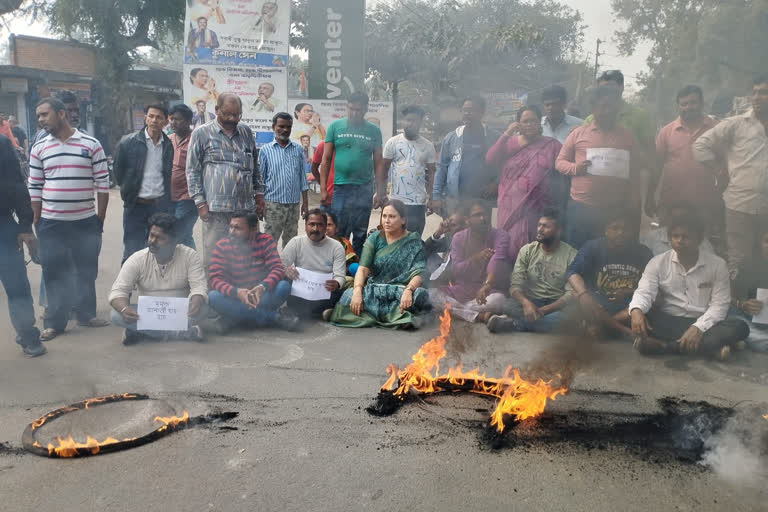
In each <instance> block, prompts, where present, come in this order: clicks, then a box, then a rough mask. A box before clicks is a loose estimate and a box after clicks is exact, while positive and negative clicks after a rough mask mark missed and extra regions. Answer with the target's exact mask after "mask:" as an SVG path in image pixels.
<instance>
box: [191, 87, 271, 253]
mask: <svg viewBox="0 0 768 512" xmlns="http://www.w3.org/2000/svg"><path fill="white" fill-rule="evenodd" d="M242 112H243V103H242V101H240V98H239V97H238V96H236V95H234V94H232V93H222V94H220V95H219V96H218V99H217V100H216V120H215V121H214V122H212V123H208V124H205V125H203V126H201V127H200V128H198V129H197V130H195V131H193V132H192V136H191V138H190V140H189V152H188V153H187V187H188V188H189V196H190V197H191V198H192V199H193V200H194V201H195V206H196V207H197V215H198V216H199V217H200V220H202V221H203V262H204V265H205V267H206V268H208V264H209V263H210V261H211V253H213V248H214V247H216V242H218V241H219V240H221V239H222V238H226V237H227V235H228V234H229V221H230V220H231V219H232V214H233V213H234V212H236V211H238V210H247V211H253V210H254V208H255V209H256V211H257V212H258V214H259V215H260V216H261V215H263V214H264V182H263V181H262V180H261V173H260V172H259V168H258V166H257V162H256V153H257V151H256V141H255V140H254V138H253V132H252V131H251V129H250V128H248V126H247V125H245V124H243V123H241V122H240V117H241V115H242Z"/></svg>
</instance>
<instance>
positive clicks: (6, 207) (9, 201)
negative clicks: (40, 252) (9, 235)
mask: <svg viewBox="0 0 768 512" xmlns="http://www.w3.org/2000/svg"><path fill="white" fill-rule="evenodd" d="M14 213H15V214H16V217H17V218H18V225H19V233H31V232H32V205H31V202H30V200H29V191H28V190H27V184H26V183H25V182H24V176H23V174H22V172H21V167H20V166H19V158H18V156H16V150H15V149H14V147H13V144H12V143H11V139H9V138H8V137H6V136H5V135H0V218H2V219H7V218H9V219H11V220H13V214H14ZM14 222H16V221H14Z"/></svg>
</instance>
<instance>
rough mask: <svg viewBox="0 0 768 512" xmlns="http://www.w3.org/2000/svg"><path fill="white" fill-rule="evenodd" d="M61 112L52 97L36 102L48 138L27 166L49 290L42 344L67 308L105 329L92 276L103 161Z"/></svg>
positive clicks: (60, 326)
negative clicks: (71, 279) (65, 263)
mask: <svg viewBox="0 0 768 512" xmlns="http://www.w3.org/2000/svg"><path fill="white" fill-rule="evenodd" d="M65 108H66V107H65V106H64V104H63V103H62V102H61V101H59V100H57V99H55V98H46V99H44V100H42V101H40V103H38V104H37V107H36V108H35V112H36V113H37V121H38V123H40V125H41V126H42V127H43V128H44V129H45V130H46V131H47V132H48V135H47V136H46V137H45V138H44V139H42V140H41V141H40V142H38V143H37V144H35V146H34V147H33V148H32V154H31V155H30V162H29V169H30V174H29V195H30V198H31V199H32V210H33V211H34V222H35V228H36V231H37V236H38V238H39V239H40V249H41V251H40V257H41V263H42V266H43V279H45V288H46V290H47V292H48V308H47V310H46V316H45V330H44V331H43V332H42V333H41V334H40V339H41V340H42V341H48V340H51V339H53V338H55V337H56V336H57V335H58V334H60V333H62V332H64V329H66V327H67V322H68V320H69V311H70V310H71V309H72V306H74V310H75V313H76V314H77V323H78V325H81V326H85V327H103V326H106V325H109V322H106V321H104V320H101V319H99V318H97V317H96V276H97V274H98V271H99V250H100V248H101V232H102V228H103V226H104V218H105V217H106V215H107V203H108V201H109V170H108V169H107V157H106V155H105V154H104V149H103V148H102V147H101V144H100V143H99V141H97V140H96V139H94V138H92V137H89V136H87V135H83V134H82V133H81V132H80V131H79V130H77V129H75V128H72V127H71V126H70V125H69V123H68V122H67V114H66V111H65ZM94 188H95V189H96V193H97V194H96V195H97V198H98V210H97V209H96V208H94V204H93V203H94V197H93V196H94ZM62 261H71V262H72V264H73V266H74V277H75V279H74V284H75V289H74V290H73V289H72V288H71V286H68V282H69V281H70V279H67V275H68V273H70V272H71V268H70V267H69V266H67V265H62V264H61V262H62Z"/></svg>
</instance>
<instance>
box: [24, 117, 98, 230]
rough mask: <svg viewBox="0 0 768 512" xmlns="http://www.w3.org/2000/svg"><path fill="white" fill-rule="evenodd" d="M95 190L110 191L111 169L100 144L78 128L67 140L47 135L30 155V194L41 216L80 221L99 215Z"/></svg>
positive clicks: (34, 147)
mask: <svg viewBox="0 0 768 512" xmlns="http://www.w3.org/2000/svg"><path fill="white" fill-rule="evenodd" d="M94 188H95V190H96V192H109V168H108V167H107V157H106V155H105V154H104V149H103V148H102V147H101V143H100V142H99V141H98V140H96V139H94V138H93V137H90V136H88V135H85V134H84V133H83V132H81V131H79V130H75V133H74V134H72V136H71V137H70V138H69V139H67V140H66V141H60V140H59V139H57V138H55V137H54V136H53V135H51V134H48V135H46V136H45V137H44V138H43V139H41V140H39V141H38V142H37V143H35V145H34V146H33V147H32V151H31V152H30V156H29V197H30V199H31V200H32V202H33V203H34V202H41V201H42V203H43V205H42V213H41V216H42V217H43V218H46V219H51V220H68V221H73V220H80V219H86V218H88V217H91V216H93V215H96V208H95V205H94Z"/></svg>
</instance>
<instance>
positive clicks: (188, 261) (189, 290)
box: [109, 213, 208, 345]
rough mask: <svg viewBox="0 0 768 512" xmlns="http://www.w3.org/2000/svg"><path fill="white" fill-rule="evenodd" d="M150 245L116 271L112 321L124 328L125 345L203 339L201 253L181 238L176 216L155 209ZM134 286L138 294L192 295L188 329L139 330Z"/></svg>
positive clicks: (204, 293)
mask: <svg viewBox="0 0 768 512" xmlns="http://www.w3.org/2000/svg"><path fill="white" fill-rule="evenodd" d="M147 224H148V227H149V235H148V238H147V248H145V249H141V250H139V251H137V252H134V253H133V254H131V255H130V256H129V257H128V259H127V260H125V263H123V266H122V268H121V269H120V273H119V274H118V275H117V279H116V280H115V283H114V284H113V285H112V291H111V292H110V294H109V304H110V305H111V306H112V308H113V309H114V311H113V312H112V323H113V324H114V325H116V326H118V327H123V328H124V329H125V334H124V335H123V345H133V344H135V343H137V342H138V341H139V340H141V338H144V337H146V338H160V339H168V338H177V339H190V340H196V341H200V340H202V339H203V332H202V330H201V329H200V326H199V325H198V322H199V320H201V319H202V318H203V317H204V316H205V313H206V311H207V307H206V305H205V297H206V293H207V291H208V289H207V287H206V286H205V271H204V270H203V263H202V261H201V260H200V255H199V254H197V253H196V252H195V250H194V249H190V248H189V247H187V246H185V245H180V244H179V243H178V242H179V240H178V235H179V234H178V233H177V224H178V223H177V221H176V217H174V216H173V215H169V214H167V213H155V214H154V215H152V216H151V217H150V218H149V220H148V222H147ZM134 287H136V288H137V290H138V296H139V297H141V296H151V297H189V311H188V315H189V329H187V330H186V331H183V332H176V331H139V330H137V327H136V322H137V321H138V319H139V315H138V313H137V312H136V305H135V304H131V303H130V297H131V292H132V291H133V289H134Z"/></svg>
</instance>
